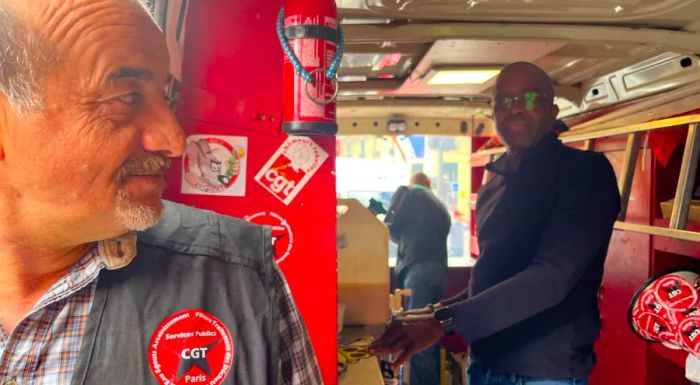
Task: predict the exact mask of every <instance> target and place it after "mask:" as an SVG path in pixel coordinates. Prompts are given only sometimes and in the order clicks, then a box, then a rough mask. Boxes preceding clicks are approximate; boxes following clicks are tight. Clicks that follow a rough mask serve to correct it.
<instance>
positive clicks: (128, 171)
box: [117, 154, 172, 181]
mask: <svg viewBox="0 0 700 385" xmlns="http://www.w3.org/2000/svg"><path fill="white" fill-rule="evenodd" d="M171 163H172V162H171V160H170V158H167V157H165V156H162V155H154V154H148V155H146V156H142V157H135V158H130V159H128V160H127V161H126V162H125V163H124V164H123V165H122V166H121V167H120V168H119V170H117V180H119V181H123V180H124V179H125V178H126V177H128V176H133V175H164V174H165V172H166V171H168V169H169V168H170V164H171Z"/></svg>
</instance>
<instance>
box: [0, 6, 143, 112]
mask: <svg viewBox="0 0 700 385" xmlns="http://www.w3.org/2000/svg"><path fill="white" fill-rule="evenodd" d="M132 1H133V2H134V3H137V4H139V5H141V6H142V7H143V8H144V9H145V10H146V11H147V12H148V13H149V15H150V14H151V13H152V6H153V4H154V2H155V0H132ZM56 63H57V56H56V53H55V50H54V49H52V48H51V46H50V45H49V44H48V43H47V42H46V40H45V39H44V38H43V37H42V36H41V35H40V34H39V32H38V31H36V30H35V29H33V28H30V27H28V26H26V25H25V24H24V23H22V21H20V20H19V19H18V18H17V17H16V16H15V15H14V14H13V13H12V11H11V10H9V9H8V7H7V6H6V5H4V4H3V1H2V0H0V93H2V94H4V95H5V96H6V97H7V99H8V101H9V103H10V106H11V107H12V108H14V110H15V111H16V112H17V113H18V114H20V115H24V114H26V113H29V112H38V111H41V109H42V108H43V100H42V92H43V89H42V83H43V80H44V78H45V77H46V75H47V74H48V73H49V72H50V71H51V69H52V68H53V67H54V66H55V65H56Z"/></svg>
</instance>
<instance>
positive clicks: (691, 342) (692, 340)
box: [678, 316, 700, 354]
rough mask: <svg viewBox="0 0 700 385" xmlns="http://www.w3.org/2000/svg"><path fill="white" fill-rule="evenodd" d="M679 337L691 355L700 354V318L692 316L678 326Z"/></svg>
mask: <svg viewBox="0 0 700 385" xmlns="http://www.w3.org/2000/svg"><path fill="white" fill-rule="evenodd" d="M678 337H679V339H680V341H682V343H683V347H684V348H685V349H686V350H688V351H689V352H691V353H695V354H698V353H700V338H698V337H700V317H696V316H691V317H688V318H686V319H684V320H683V322H681V323H680V325H678Z"/></svg>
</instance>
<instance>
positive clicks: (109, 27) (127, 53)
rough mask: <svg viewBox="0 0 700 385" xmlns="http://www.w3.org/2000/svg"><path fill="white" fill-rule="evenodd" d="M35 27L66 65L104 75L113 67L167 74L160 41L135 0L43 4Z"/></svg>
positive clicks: (53, 0)
mask: <svg viewBox="0 0 700 385" xmlns="http://www.w3.org/2000/svg"><path fill="white" fill-rule="evenodd" d="M35 10H36V14H35V15H34V18H35V28H37V29H38V30H39V32H40V33H41V34H42V35H43V36H44V38H45V39H46V41H47V43H48V44H49V45H50V46H51V47H53V48H54V49H55V50H56V52H57V54H58V56H59V57H60V60H61V61H62V62H64V63H66V64H69V65H71V64H73V63H78V62H79V63H80V66H79V67H76V68H75V69H76V70H78V69H79V70H80V71H82V72H83V73H89V72H92V73H93V74H92V75H93V76H100V75H104V73H106V72H108V71H109V70H110V68H114V67H125V66H126V67H157V68H150V69H151V70H152V71H153V72H155V73H157V74H160V73H163V74H165V73H167V69H168V68H167V66H168V51H167V47H166V44H165V39H164V37H163V35H162V33H161V32H160V30H159V29H158V27H157V26H156V25H155V23H154V22H153V21H152V19H151V17H150V16H149V14H148V13H147V11H146V10H145V9H144V8H143V7H142V6H141V5H140V4H139V3H138V2H137V1H136V0H44V1H41V4H40V6H39V7H37V8H35Z"/></svg>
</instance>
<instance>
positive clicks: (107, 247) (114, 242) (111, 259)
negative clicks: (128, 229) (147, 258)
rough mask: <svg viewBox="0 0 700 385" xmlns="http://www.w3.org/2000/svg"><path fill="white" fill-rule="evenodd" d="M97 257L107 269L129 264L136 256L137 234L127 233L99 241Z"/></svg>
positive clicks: (115, 268) (119, 267)
mask: <svg viewBox="0 0 700 385" xmlns="http://www.w3.org/2000/svg"><path fill="white" fill-rule="evenodd" d="M96 251H97V255H96V257H97V258H98V259H100V261H101V262H102V263H103V264H104V267H105V268H106V269H107V270H117V269H121V268H122V267H125V266H127V265H128V264H129V263H131V261H133V260H134V258H135V257H136V234H135V233H127V234H124V235H122V236H119V237H117V238H112V239H107V240H103V241H99V242H97V245H96Z"/></svg>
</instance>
